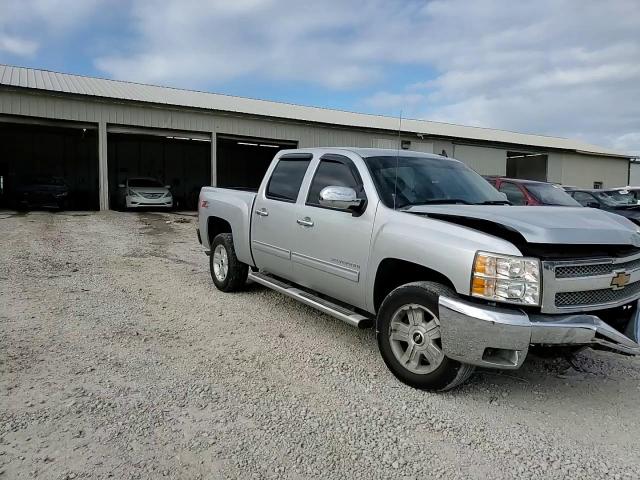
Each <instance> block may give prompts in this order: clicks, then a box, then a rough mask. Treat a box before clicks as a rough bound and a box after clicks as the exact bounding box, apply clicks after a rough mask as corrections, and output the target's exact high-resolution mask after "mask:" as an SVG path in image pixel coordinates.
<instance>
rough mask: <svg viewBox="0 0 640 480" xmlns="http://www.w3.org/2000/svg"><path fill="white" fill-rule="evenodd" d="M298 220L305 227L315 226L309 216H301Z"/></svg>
mask: <svg viewBox="0 0 640 480" xmlns="http://www.w3.org/2000/svg"><path fill="white" fill-rule="evenodd" d="M296 222H297V223H298V225H302V226H303V227H313V222H312V221H311V219H310V218H309V217H304V218H299V219H298V220H296Z"/></svg>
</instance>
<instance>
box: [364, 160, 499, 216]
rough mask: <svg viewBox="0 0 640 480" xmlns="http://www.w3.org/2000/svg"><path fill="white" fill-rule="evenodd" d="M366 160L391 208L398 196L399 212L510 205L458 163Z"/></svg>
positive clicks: (382, 197)
mask: <svg viewBox="0 0 640 480" xmlns="http://www.w3.org/2000/svg"><path fill="white" fill-rule="evenodd" d="M364 160H365V163H366V164H367V168H368V169H369V172H370V173H371V177H372V178H373V182H374V184H375V186H376V189H377V191H378V195H380V199H381V200H382V203H384V204H385V205H386V206H387V207H389V208H393V207H394V201H393V200H394V195H395V199H396V202H395V207H396V208H403V207H409V206H412V205H424V204H437V203H464V204H475V205H482V204H507V203H508V202H507V201H506V200H505V199H504V197H503V196H502V195H500V193H499V192H498V191H497V190H496V189H495V188H494V187H493V186H491V185H490V184H489V182H487V181H486V180H485V179H484V178H482V177H481V176H480V175H478V174H477V173H476V172H474V171H473V170H471V169H470V168H469V167H467V166H466V165H464V164H463V163H461V162H458V161H457V160H446V159H439V158H429V157H405V156H400V157H395V156H385V157H367V158H365V159H364ZM396 178H397V182H396Z"/></svg>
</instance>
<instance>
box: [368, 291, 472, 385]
mask: <svg viewBox="0 0 640 480" xmlns="http://www.w3.org/2000/svg"><path fill="white" fill-rule="evenodd" d="M451 294H453V292H452V291H451V290H450V289H449V288H447V287H445V286H443V285H441V284H439V283H435V282H414V283H408V284H406V285H402V286H401V287H398V288H396V289H395V290H393V291H392V292H391V293H390V294H389V295H388V296H387V298H385V300H384V302H383V303H382V306H381V307H380V311H379V313H378V328H377V338H378V348H379V349H380V354H381V355H382V358H383V360H384V362H385V363H386V365H387V367H388V368H389V370H391V372H392V373H393V374H394V375H395V376H396V377H397V378H398V379H399V380H400V381H402V382H403V383H406V384H407V385H410V386H412V387H414V388H419V389H422V390H432V391H444V390H449V389H452V388H454V387H456V386H458V385H460V384H461V383H463V382H465V381H466V380H467V379H468V378H469V377H470V376H471V374H472V373H473V370H474V368H475V367H473V366H472V365H467V364H463V363H460V362H458V361H456V360H451V359H450V358H447V357H446V356H445V355H444V353H443V351H442V343H441V337H440V319H439V312H438V298H439V296H440V295H451Z"/></svg>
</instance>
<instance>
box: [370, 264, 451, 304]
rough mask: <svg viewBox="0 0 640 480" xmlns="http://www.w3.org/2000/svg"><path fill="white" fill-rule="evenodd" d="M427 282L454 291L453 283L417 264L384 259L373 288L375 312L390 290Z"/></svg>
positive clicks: (438, 273)
mask: <svg viewBox="0 0 640 480" xmlns="http://www.w3.org/2000/svg"><path fill="white" fill-rule="evenodd" d="M424 280H429V281H432V282H438V283H441V284H443V285H446V286H448V287H451V288H452V289H454V290H455V287H454V286H453V283H452V282H451V280H449V279H448V278H447V277H446V276H445V275H443V274H441V273H440V272H436V271H435V270H432V269H431V268H427V267H425V266H422V265H418V264H417V263H411V262H407V261H406V260H399V259H397V258H385V259H384V260H383V261H382V262H380V265H379V266H378V271H377V272H376V281H375V285H374V287H373V308H374V309H375V311H376V312H377V311H378V309H379V308H380V305H381V304H382V302H383V300H384V299H385V297H386V296H387V295H389V293H391V291H392V290H394V289H395V288H397V287H399V286H400V285H404V284H405V283H410V282H417V281H424Z"/></svg>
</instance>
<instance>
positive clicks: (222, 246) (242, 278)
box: [209, 233, 249, 292]
mask: <svg viewBox="0 0 640 480" xmlns="http://www.w3.org/2000/svg"><path fill="white" fill-rule="evenodd" d="M209 269H210V270H211V278H212V280H213V283H214V284H215V286H216V287H217V288H218V290H222V291H223V292H235V291H237V290H240V289H241V288H242V287H243V286H244V284H245V283H246V282H247V275H248V273H249V267H248V265H247V264H245V263H242V262H241V261H240V260H238V257H236V251H235V249H234V247H233V236H232V235H231V234H230V233H220V234H219V235H216V237H215V238H214V239H213V242H212V243H211V255H210V256H209Z"/></svg>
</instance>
